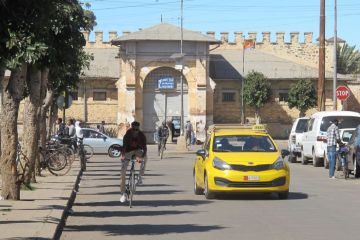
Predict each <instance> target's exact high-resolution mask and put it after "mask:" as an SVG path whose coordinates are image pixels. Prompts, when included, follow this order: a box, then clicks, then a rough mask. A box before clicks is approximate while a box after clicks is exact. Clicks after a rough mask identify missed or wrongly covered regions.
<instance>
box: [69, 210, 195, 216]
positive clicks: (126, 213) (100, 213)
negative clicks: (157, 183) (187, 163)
mask: <svg viewBox="0 0 360 240" xmlns="http://www.w3.org/2000/svg"><path fill="white" fill-rule="evenodd" d="M189 213H196V212H192V211H89V212H75V213H74V214H73V216H76V217H94V218H104V217H138V216H162V215H177V214H189Z"/></svg>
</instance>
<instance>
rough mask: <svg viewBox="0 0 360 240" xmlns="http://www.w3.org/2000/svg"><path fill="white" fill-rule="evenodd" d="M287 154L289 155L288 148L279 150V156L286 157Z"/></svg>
mask: <svg viewBox="0 0 360 240" xmlns="http://www.w3.org/2000/svg"><path fill="white" fill-rule="evenodd" d="M289 155H290V152H289V150H287V149H282V150H281V157H282V158H284V157H286V156H289Z"/></svg>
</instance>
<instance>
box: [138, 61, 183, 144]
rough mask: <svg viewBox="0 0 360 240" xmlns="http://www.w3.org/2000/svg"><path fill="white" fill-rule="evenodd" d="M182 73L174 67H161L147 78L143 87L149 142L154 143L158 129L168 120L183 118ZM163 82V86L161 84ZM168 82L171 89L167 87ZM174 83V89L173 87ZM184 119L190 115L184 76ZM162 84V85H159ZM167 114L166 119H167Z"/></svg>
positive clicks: (145, 125)
mask: <svg viewBox="0 0 360 240" xmlns="http://www.w3.org/2000/svg"><path fill="white" fill-rule="evenodd" d="M180 76H181V73H180V72H179V71H177V70H176V69H174V68H172V67H159V68H156V69H154V70H152V71H151V72H149V73H148V75H147V76H146V77H145V80H144V85H143V100H142V106H143V128H142V129H143V131H144V133H145V134H146V137H147V139H148V142H153V139H154V133H155V131H156V129H157V127H158V126H159V125H160V124H161V123H162V122H163V121H164V120H166V121H167V122H168V121H171V120H172V119H177V118H178V119H180V116H181V78H180ZM159 82H162V85H161V83H159ZM164 82H167V83H168V85H166V86H167V87H169V88H168V89H164V88H162V87H166V86H165V85H164ZM171 83H173V85H172V86H173V87H170V86H171ZM183 83H184V84H183V90H184V91H183V99H184V118H185V120H186V119H187V118H188V115H189V100H188V83H187V80H186V78H185V76H184V75H183ZM159 84H160V85H159ZM165 114H166V119H165Z"/></svg>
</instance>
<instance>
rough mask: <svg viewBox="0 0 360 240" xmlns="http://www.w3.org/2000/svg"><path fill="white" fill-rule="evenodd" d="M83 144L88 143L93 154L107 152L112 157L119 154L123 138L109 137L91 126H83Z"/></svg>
mask: <svg viewBox="0 0 360 240" xmlns="http://www.w3.org/2000/svg"><path fill="white" fill-rule="evenodd" d="M82 130H83V134H84V141H83V143H84V144H88V145H90V146H91V147H92V148H93V149H94V153H95V154H100V153H101V154H109V155H110V156H112V157H118V156H120V149H121V147H122V146H123V140H122V139H118V138H111V137H109V136H108V135H106V134H103V133H100V132H98V131H96V130H95V129H92V128H83V129H82Z"/></svg>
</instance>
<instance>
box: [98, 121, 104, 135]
mask: <svg viewBox="0 0 360 240" xmlns="http://www.w3.org/2000/svg"><path fill="white" fill-rule="evenodd" d="M98 130H99V132H101V133H105V121H101V124H100V125H99V128H98Z"/></svg>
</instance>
